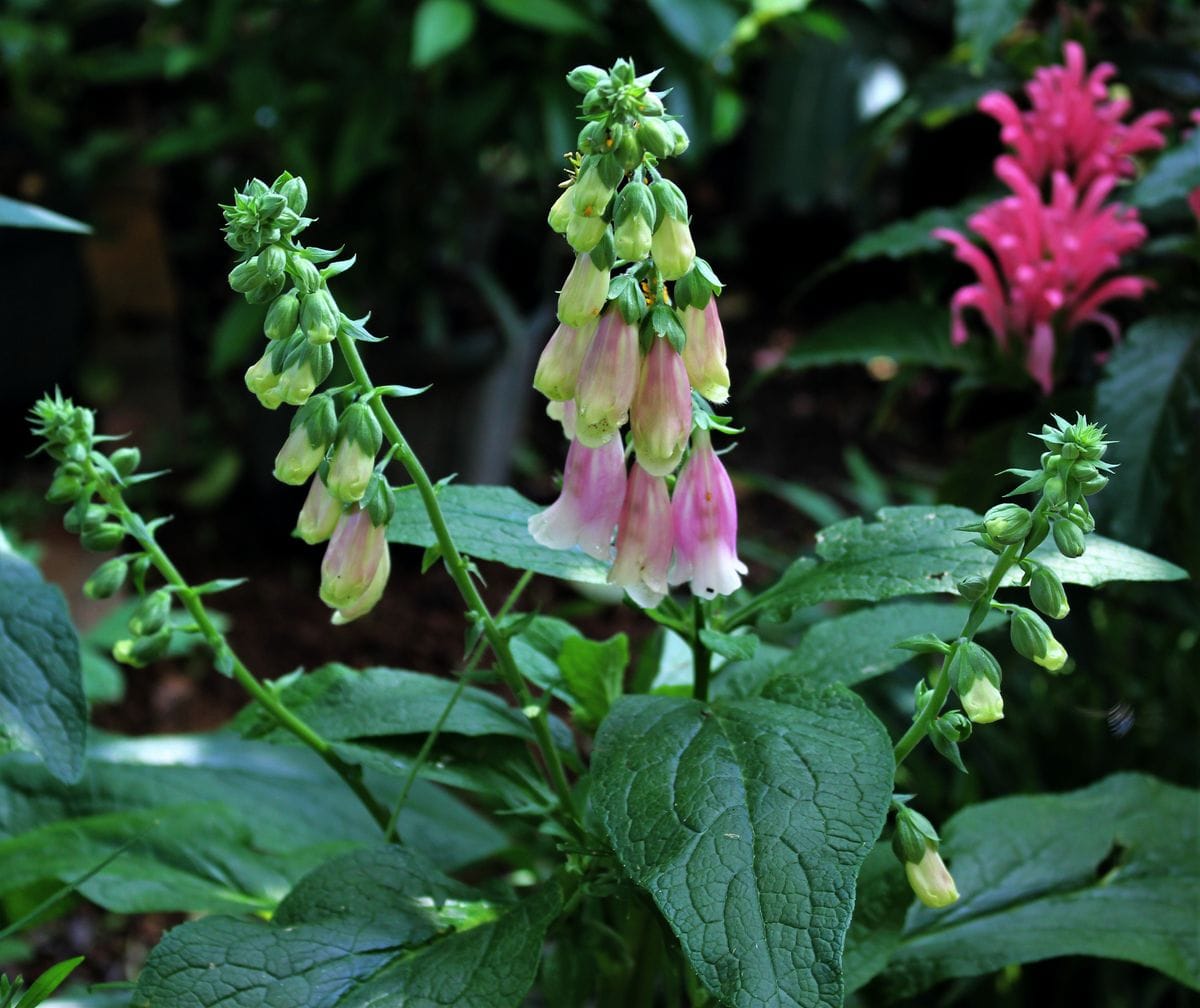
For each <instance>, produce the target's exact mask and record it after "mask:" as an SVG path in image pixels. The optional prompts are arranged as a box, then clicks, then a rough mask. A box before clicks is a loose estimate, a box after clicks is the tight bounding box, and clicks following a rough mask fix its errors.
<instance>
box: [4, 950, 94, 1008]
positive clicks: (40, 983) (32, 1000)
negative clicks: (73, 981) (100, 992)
mask: <svg viewBox="0 0 1200 1008" xmlns="http://www.w3.org/2000/svg"><path fill="white" fill-rule="evenodd" d="M81 962H83V956H76V957H75V958H74V959H67V960H65V961H64V962H60V963H55V964H54V965H53V966H51V967H50V968H49V969H48V970H46V972H45V973H43V974H42V975H41V976H40V977H38V978H37V979H36V980H35V981H34V982H33V983H32V984H30V985H29V990H27V991H26V992H25V994H24V996H23V997H22V998H21V1000H20V1001H18V1002H17V1005H16V1008H37V1006H38V1005H40V1004H41V1003H42V1002H43V1001H45V1000H46V998H48V997H49V996H50V995H51V994H53V993H54V992H55V991H56V990H58V988H59V987H60V986H61V985H62V982H63V981H64V980H66V979H67V977H69V976H70V975H71V974H72V973H73V972H74V970H75V967H76V966H78V965H79V964H80V963H81Z"/></svg>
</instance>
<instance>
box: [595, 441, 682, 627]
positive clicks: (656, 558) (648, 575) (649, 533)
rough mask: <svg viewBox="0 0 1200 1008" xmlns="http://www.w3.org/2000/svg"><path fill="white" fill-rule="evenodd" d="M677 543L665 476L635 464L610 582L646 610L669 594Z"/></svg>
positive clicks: (619, 530)
mask: <svg viewBox="0 0 1200 1008" xmlns="http://www.w3.org/2000/svg"><path fill="white" fill-rule="evenodd" d="M673 543H674V519H673V518H672V515H671V495H670V494H669V493H668V492H667V483H666V480H664V479H663V478H662V477H661V476H651V475H650V474H649V473H648V472H646V470H645V469H643V468H642V467H641V466H640V465H639V464H638V463H636V462H635V463H634V464H633V468H632V469H631V470H630V473H629V482H628V484H627V486H626V488H625V500H624V503H623V504H622V505H621V515H620V521H619V522H618V525H617V558H616V560H615V561H613V565H612V570H610V571H609V572H608V583H609V584H615V585H620V586H621V587H622V588H624V589H625V591H626V592H628V593H629V597H630V598H631V599H633V601H634V602H636V603H637V604H638V605H640V606H642V607H643V608H645V609H653V608H654V607H655V606H656V605H658V604H659V602H661V601H662V600H663V599H664V598H665V597H666V594H667V574H668V569H669V568H670V565H671V549H672V545H673Z"/></svg>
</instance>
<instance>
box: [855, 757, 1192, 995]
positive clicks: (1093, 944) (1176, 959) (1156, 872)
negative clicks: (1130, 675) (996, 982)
mask: <svg viewBox="0 0 1200 1008" xmlns="http://www.w3.org/2000/svg"><path fill="white" fill-rule="evenodd" d="M942 837H943V841H944V842H943V848H942V852H943V854H944V855H945V857H946V860H947V862H948V863H949V866H950V869H951V871H952V872H953V874H954V878H955V882H956V883H957V886H958V891H959V892H960V893H961V898H960V899H959V901H958V902H957V903H955V904H953V905H952V906H949V907H947V908H945V909H943V910H928V909H926V908H924V907H920V906H916V907H914V908H913V909H912V910H910V912H909V914H908V919H907V922H906V924H905V927H904V931H903V933H902V934H901V935H900V937H899V941H898V943H897V944H896V946H895V948H894V949H893V950H892V952H891V959H890V963H889V965H888V967H887V969H886V970H885V972H884V973H883V975H882V977H881V978H880V981H879V982H880V983H881V985H882V986H883V987H884V988H885V989H886V990H887V991H888V992H889V993H890V994H892V995H895V996H905V997H906V996H911V995H913V994H916V993H918V992H919V991H921V990H924V989H925V988H927V987H929V986H930V985H932V984H934V983H936V982H938V981H939V980H943V979H947V978H950V977H966V976H976V975H978V974H980V973H987V972H990V971H992V970H996V969H1000V968H1002V967H1004V966H1006V965H1008V964H1010V963H1022V962H1036V961H1038V960H1041V959H1049V958H1051V957H1054V956H1063V955H1091V956H1103V957H1107V958H1114V959H1126V960H1130V961H1132V962H1136V963H1141V964H1142V965H1145V966H1151V967H1153V968H1154V969H1158V970H1161V971H1162V972H1163V973H1166V974H1167V975H1168V976H1170V977H1172V978H1174V979H1175V980H1178V981H1179V982H1180V983H1183V984H1187V985H1188V986H1190V987H1193V988H1198V989H1200V931H1198V930H1197V926H1196V924H1197V921H1198V920H1200V793H1197V792H1196V791H1190V790H1185V789H1183V788H1179V787H1175V786H1174V785H1171V784H1166V783H1164V782H1162V781H1159V780H1156V779H1154V778H1153V777H1148V776H1145V775H1141V774H1118V775H1115V776H1113V777H1109V778H1107V779H1105V780H1103V781H1101V782H1099V783H1098V784H1094V785H1092V786H1091V787H1088V788H1084V789H1083V790H1081V791H1074V792H1070V793H1068V794H1062V795H1035V796H1022V797H1016V798H1002V799H1000V800H999V801H993V802H987V803H984V804H981V805H975V806H972V807H970V808H967V809H965V810H964V811H962V812H960V813H958V814H957V815H956V816H954V818H952V819H951V820H950V821H949V822H948V823H946V825H945V827H944V829H943V830H942Z"/></svg>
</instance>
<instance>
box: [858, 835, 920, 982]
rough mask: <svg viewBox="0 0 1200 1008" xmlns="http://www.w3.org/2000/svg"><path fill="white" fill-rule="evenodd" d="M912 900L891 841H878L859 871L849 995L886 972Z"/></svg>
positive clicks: (910, 890)
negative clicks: (885, 969)
mask: <svg viewBox="0 0 1200 1008" xmlns="http://www.w3.org/2000/svg"><path fill="white" fill-rule="evenodd" d="M912 901H913V892H912V889H910V888H909V885H908V879H907V878H905V876H904V869H903V868H902V867H901V865H900V862H899V861H897V860H896V855H895V854H894V853H893V851H892V845H891V843H890V842H887V841H881V842H880V843H877V844H876V845H875V847H874V849H873V850H872V851H871V853H870V854H868V855H867V859H866V861H864V862H863V866H862V871H860V872H859V873H858V890H857V892H856V894H855V898H854V916H853V918H852V919H851V921H850V930H849V931H847V932H846V951H845V956H844V958H843V966H844V968H845V974H846V993H847V994H848V995H849V994H851V993H853V992H854V991H856V990H858V989H859V988H860V987H862V986H863V985H864V984H866V983H867V982H868V981H869V980H871V979H872V978H873V977H875V976H878V975H879V974H880V973H881V972H883V970H884V968H885V967H886V966H887V964H888V959H890V958H891V955H892V952H893V950H894V949H895V948H896V946H897V945H899V944H900V932H901V931H902V930H903V929H904V916H905V914H906V912H907V911H908V907H909V905H910V904H911V903H912Z"/></svg>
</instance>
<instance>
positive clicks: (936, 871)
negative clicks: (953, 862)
mask: <svg viewBox="0 0 1200 1008" xmlns="http://www.w3.org/2000/svg"><path fill="white" fill-rule="evenodd" d="M904 874H905V875H907V876H908V884H909V885H910V886H911V887H912V891H913V893H915V894H916V897H917V899H919V900H920V901H921V902H922V903H924V904H925V905H926V906H927V907H933V908H934V909H935V910H936V909H938V908H939V907H944V906H949V905H950V904H951V903H953V902H955V901H956V900H957V899H958V887H957V886H956V885H955V884H954V877H953V876H952V875H951V874H950V872H949V870H948V869H947V868H946V862H944V861H943V860H942V856H941V854H939V853H938V849H937V846H936V845H935V844H933V843H932V842H931V841H929V840H926V841H925V852H924V854H923V855H922V856H921V859H920V860H919V861H905V862H904Z"/></svg>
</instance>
